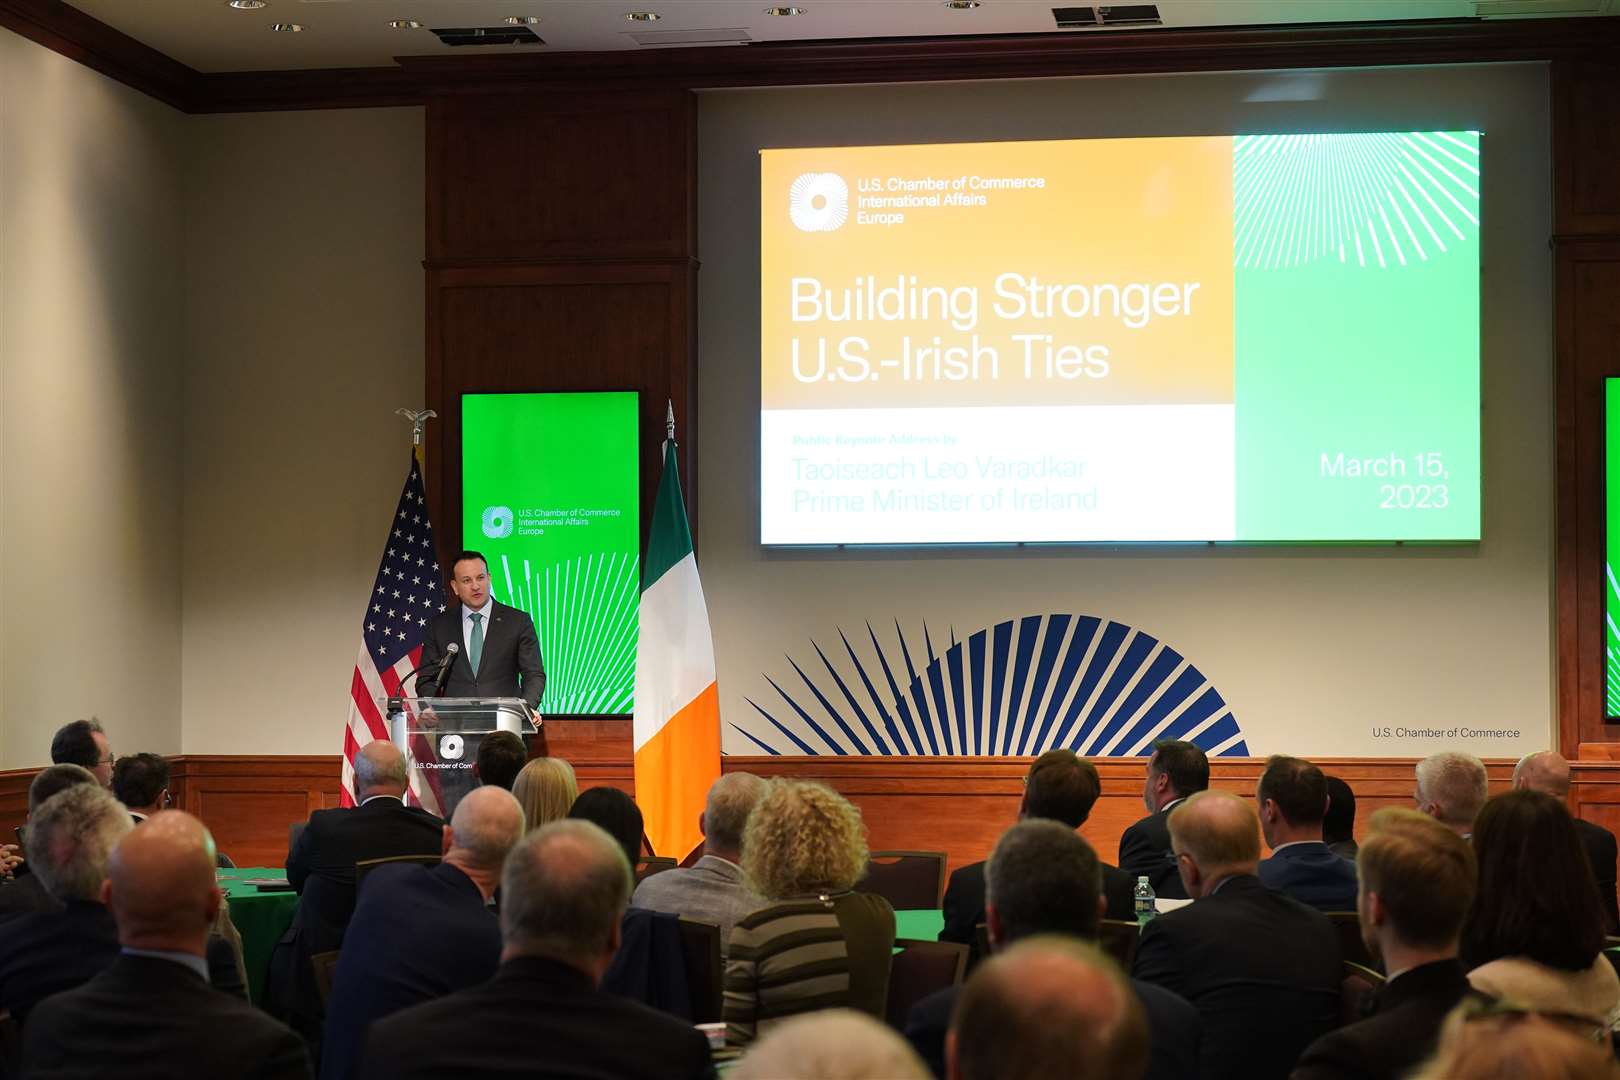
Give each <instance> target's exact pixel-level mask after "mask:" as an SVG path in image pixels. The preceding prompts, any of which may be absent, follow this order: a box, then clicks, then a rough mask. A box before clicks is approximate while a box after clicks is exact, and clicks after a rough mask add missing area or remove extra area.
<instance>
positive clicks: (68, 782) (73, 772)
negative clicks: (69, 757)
mask: <svg viewBox="0 0 1620 1080" xmlns="http://www.w3.org/2000/svg"><path fill="white" fill-rule="evenodd" d="M95 783H98V781H97V780H96V774H95V773H93V772H91V771H90V770H89V769H87V768H85V767H84V766H83V765H51V766H49V767H47V768H44V769H41V770H39V772H38V773H36V774H35V776H34V780H33V783H31V784H29V785H28V812H29V813H30V814H32V813H33V812H34V811H35V810H38V809H39V804H40V803H42V802H44V801H45V800H46V799H48V798H50V797H51V796H52V795H55V794H56V793H57V792H58V791H66V790H67V789H68V788H70V787H73V786H74V785H76V784H95Z"/></svg>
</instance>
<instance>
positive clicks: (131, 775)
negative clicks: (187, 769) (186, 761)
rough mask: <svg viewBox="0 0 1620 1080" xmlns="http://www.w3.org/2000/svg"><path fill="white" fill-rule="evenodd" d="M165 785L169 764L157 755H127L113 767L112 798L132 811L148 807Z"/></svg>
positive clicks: (167, 782) (167, 780) (156, 798)
mask: <svg viewBox="0 0 1620 1080" xmlns="http://www.w3.org/2000/svg"><path fill="white" fill-rule="evenodd" d="M168 786H169V763H168V762H167V761H166V760H164V758H163V757H162V756H160V755H158V754H128V755H126V756H124V757H121V758H119V759H118V760H117V762H115V763H114V764H113V775H112V789H113V795H115V796H116V797H117V799H118V801H119V802H121V803H123V804H124V805H125V806H127V807H129V808H130V809H132V810H133V809H137V808H139V807H142V806H151V805H152V804H153V803H155V802H157V801H158V798H159V797H160V796H161V795H162V794H163V789H164V788H166V787H168Z"/></svg>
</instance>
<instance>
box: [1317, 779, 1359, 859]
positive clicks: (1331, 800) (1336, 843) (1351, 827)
mask: <svg viewBox="0 0 1620 1080" xmlns="http://www.w3.org/2000/svg"><path fill="white" fill-rule="evenodd" d="M1327 791H1328V805H1327V816H1326V817H1324V818H1323V819H1322V839H1323V840H1324V841H1326V842H1327V846H1328V850H1329V851H1331V852H1333V854H1335V855H1337V856H1339V857H1340V858H1342V859H1354V858H1355V857H1356V793H1355V792H1353V791H1351V790H1350V785H1349V784H1347V783H1345V782H1344V781H1343V780H1341V779H1339V778H1338V777H1337V776H1330V777H1328V778H1327Z"/></svg>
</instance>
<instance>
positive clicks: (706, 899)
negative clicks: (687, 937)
mask: <svg viewBox="0 0 1620 1080" xmlns="http://www.w3.org/2000/svg"><path fill="white" fill-rule="evenodd" d="M764 793H765V781H763V780H761V779H760V778H759V777H757V776H755V775H754V774H753V773H745V772H734V773H726V774H725V775H724V776H722V777H720V779H718V780H716V781H715V782H714V783H713V784H712V785H710V787H709V799H708V802H707V803H706V804H705V805H704V807H703V816H702V817H700V818H699V819H698V828H699V829H700V830H702V832H703V857H702V858H700V859H699V860H698V861H697V862H696V863H695V864H694V865H692V866H690V867H685V868H677V869H674V870H665V871H664V872H663V873H661V874H654V875H652V876H651V877H649V878H647V880H645V881H643V882H642V883H641V884H640V885H637V886H636V893H635V895H634V896H633V897H631V898H630V906H631V907H638V908H647V909H649V910H651V911H664V912H668V913H669V914H671V915H681V916H685V917H686V918H688V919H697V920H699V921H701V922H709V923H714V924H715V925H716V926H718V927H719V928H720V956H721V958H722V959H724V957H725V956H726V955H727V953H728V951H729V948H730V945H731V928H732V927H733V926H734V925H736V922H737V920H738V919H740V918H742V917H743V916H744V915H746V914H748V913H749V912H750V911H753V910H755V909H756V908H760V907H764V906H765V905H764V901H763V900H761V899H760V898H759V897H758V896H755V895H754V893H753V892H751V891H750V890H749V888H748V886H747V885H746V884H744V883H743V875H742V865H741V864H742V850H743V830H744V828H745V827H746V826H747V824H748V815H749V813H750V812H751V811H752V810H753V809H754V805H755V804H756V803H758V802H759V800H760V796H762V795H764Z"/></svg>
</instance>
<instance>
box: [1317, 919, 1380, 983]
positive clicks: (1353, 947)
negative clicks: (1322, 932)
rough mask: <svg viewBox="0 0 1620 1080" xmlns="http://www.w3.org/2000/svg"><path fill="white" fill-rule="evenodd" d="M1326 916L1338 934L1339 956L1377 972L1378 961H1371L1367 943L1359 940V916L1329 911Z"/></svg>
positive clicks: (1371, 957) (1371, 956) (1371, 955)
mask: <svg viewBox="0 0 1620 1080" xmlns="http://www.w3.org/2000/svg"><path fill="white" fill-rule="evenodd" d="M1326 914H1327V917H1328V919H1329V920H1330V921H1331V922H1332V923H1333V927H1334V929H1336V930H1338V932H1339V955H1340V956H1341V957H1343V958H1344V959H1345V960H1348V961H1350V962H1351V963H1353V964H1360V965H1361V966H1362V967H1364V968H1370V969H1372V970H1374V971H1376V970H1378V961H1377V960H1375V959H1373V954H1372V953H1371V952H1369V951H1368V949H1367V943H1366V942H1365V941H1363V940H1362V939H1361V916H1359V915H1357V914H1356V913H1355V912H1353V911H1329V912H1327V913H1326Z"/></svg>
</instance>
